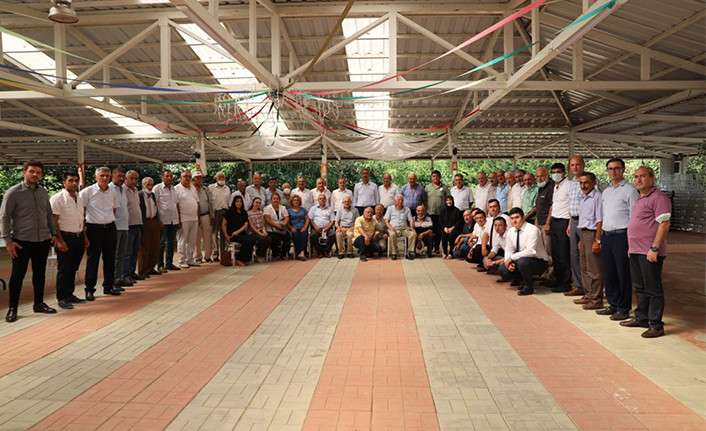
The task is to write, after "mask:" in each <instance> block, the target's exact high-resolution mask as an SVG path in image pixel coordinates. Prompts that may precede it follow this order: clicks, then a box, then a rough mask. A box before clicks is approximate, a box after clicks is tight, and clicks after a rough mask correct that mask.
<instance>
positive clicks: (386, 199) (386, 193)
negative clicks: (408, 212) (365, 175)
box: [378, 172, 400, 208]
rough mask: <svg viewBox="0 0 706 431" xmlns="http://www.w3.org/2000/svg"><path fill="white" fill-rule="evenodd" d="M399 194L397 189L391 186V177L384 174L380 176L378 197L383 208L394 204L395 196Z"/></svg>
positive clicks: (393, 185)
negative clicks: (380, 182)
mask: <svg viewBox="0 0 706 431" xmlns="http://www.w3.org/2000/svg"><path fill="white" fill-rule="evenodd" d="M399 192H400V189H399V187H397V186H396V185H395V184H392V175H390V174H389V173H387V172H385V174H384V175H383V176H382V184H381V185H380V187H378V196H380V203H381V204H382V205H383V206H384V207H385V208H387V207H389V206H392V205H394V204H395V195H397V194H398V193H399Z"/></svg>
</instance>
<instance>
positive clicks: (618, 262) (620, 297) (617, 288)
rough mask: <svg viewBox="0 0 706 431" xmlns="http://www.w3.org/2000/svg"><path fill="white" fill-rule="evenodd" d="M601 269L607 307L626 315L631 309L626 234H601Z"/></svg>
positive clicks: (623, 230) (622, 231)
mask: <svg viewBox="0 0 706 431" xmlns="http://www.w3.org/2000/svg"><path fill="white" fill-rule="evenodd" d="M601 268H602V270H603V285H604V287H605V296H606V299H608V305H610V307H611V308H613V309H615V311H618V312H621V313H622V312H624V313H627V312H629V311H630V308H632V284H631V282H630V261H629V258H628V233H627V230H626V229H621V230H620V231H618V232H615V233H614V232H603V235H601Z"/></svg>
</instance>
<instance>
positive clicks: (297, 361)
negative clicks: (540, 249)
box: [0, 258, 706, 431]
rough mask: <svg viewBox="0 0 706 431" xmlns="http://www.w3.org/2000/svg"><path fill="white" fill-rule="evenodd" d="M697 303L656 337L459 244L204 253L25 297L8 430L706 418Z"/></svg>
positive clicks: (0, 355)
mask: <svg viewBox="0 0 706 431" xmlns="http://www.w3.org/2000/svg"><path fill="white" fill-rule="evenodd" d="M701 275H703V274H701ZM690 294H691V295H696V297H697V301H700V300H701V299H702V297H701V296H699V294H698V293H694V292H693V291H692V292H691V293H690ZM48 302H50V301H48ZM693 303H694V301H691V303H688V304H687V303H685V304H684V306H685V307H687V306H689V305H691V307H690V308H689V316H690V317H689V318H688V319H679V317H678V316H677V317H674V316H668V318H667V331H668V336H666V337H663V338H660V339H656V340H645V339H642V338H641V337H640V336H639V330H631V329H627V328H621V327H619V326H618V325H617V324H616V323H615V322H611V321H610V320H607V319H604V318H601V317H599V316H597V315H595V314H594V313H592V312H586V311H582V310H581V309H580V307H577V306H576V305H574V304H573V303H572V302H571V298H567V297H564V296H563V295H560V294H551V293H548V292H545V291H543V290H539V291H538V292H537V294H536V295H534V296H531V297H518V296H517V295H515V293H514V291H513V290H512V289H510V288H509V287H508V286H507V285H498V284H496V283H495V281H494V278H493V277H491V276H488V275H485V274H480V273H477V272H476V271H475V270H474V269H473V268H471V265H468V264H466V263H465V262H460V261H453V262H448V261H443V260H441V259H439V258H431V259H417V260H415V261H391V260H371V261H368V262H359V261H358V260H357V259H344V260H338V259H335V258H334V259H321V260H310V261H307V262H295V261H287V262H272V263H268V264H262V265H254V266H249V267H246V268H224V267H222V266H219V265H217V264H212V265H204V266H202V267H199V268H192V269H189V270H185V271H180V272H174V273H169V274H166V275H163V276H160V277H153V278H152V279H150V280H148V281H145V282H141V283H139V284H138V285H137V286H135V287H133V288H129V289H128V291H127V292H126V293H125V294H124V295H123V296H121V297H98V299H97V300H96V301H95V302H94V303H86V304H82V305H80V306H78V307H77V309H75V310H70V311H63V310H62V311H61V312H60V313H59V314H58V315H55V316H43V315H33V314H31V313H30V311H31V309H29V307H27V305H23V306H22V307H21V310H20V315H21V319H20V320H19V321H18V322H17V323H16V324H13V325H10V324H6V323H4V322H3V324H1V325H0V346H2V347H3V348H2V350H0V430H24V429H37V430H128V429H131V430H162V429H169V430H197V429H198V430H415V431H426V430H429V431H433V430H458V431H464V430H468V431H483V430H655V431H657V430H660V431H662V430H667V431H669V430H675V431H676V430H695V431H697V430H698V431H704V430H706V349H704V347H703V343H701V342H700V341H698V340H701V339H704V335H705V332H704V331H703V330H702V329H701V328H699V327H698V326H692V327H690V329H689V330H688V331H681V330H679V329H678V328H679V326H678V325H679V324H681V322H684V321H687V320H688V321H691V322H693V321H694V320H695V319H694V317H693V313H694V311H695V310H693V309H692V308H693ZM672 311H673V310H672ZM670 330H671V331H670ZM684 334H688V336H685V335H684Z"/></svg>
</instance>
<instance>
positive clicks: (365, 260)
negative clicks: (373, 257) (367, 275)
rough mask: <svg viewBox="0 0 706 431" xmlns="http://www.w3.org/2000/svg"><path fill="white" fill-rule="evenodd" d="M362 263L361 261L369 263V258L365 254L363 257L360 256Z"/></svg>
mask: <svg viewBox="0 0 706 431" xmlns="http://www.w3.org/2000/svg"><path fill="white" fill-rule="evenodd" d="M360 261H361V262H367V261H368V258H367V257H365V255H364V254H361V255H360Z"/></svg>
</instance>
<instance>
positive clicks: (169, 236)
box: [159, 224, 177, 268]
mask: <svg viewBox="0 0 706 431" xmlns="http://www.w3.org/2000/svg"><path fill="white" fill-rule="evenodd" d="M176 234H177V225H175V224H165V225H164V226H163V227H162V235H161V236H160V238H159V267H160V268H162V267H165V268H168V267H170V266H172V265H174V243H175V242H176Z"/></svg>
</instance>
